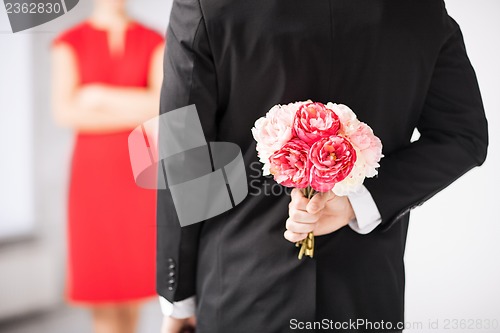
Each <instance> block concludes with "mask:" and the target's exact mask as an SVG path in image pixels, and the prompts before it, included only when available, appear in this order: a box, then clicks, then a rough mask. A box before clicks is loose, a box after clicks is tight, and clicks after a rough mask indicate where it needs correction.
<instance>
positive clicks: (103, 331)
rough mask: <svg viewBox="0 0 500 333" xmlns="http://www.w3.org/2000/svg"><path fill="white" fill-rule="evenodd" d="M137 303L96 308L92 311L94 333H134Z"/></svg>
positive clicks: (136, 320) (137, 313) (137, 316)
mask: <svg viewBox="0 0 500 333" xmlns="http://www.w3.org/2000/svg"><path fill="white" fill-rule="evenodd" d="M139 310H140V306H139V304H138V303H127V304H113V305H103V306H96V307H94V308H93V309H92V317H93V321H94V332H95V333H135V331H136V328H137V323H138V319H139Z"/></svg>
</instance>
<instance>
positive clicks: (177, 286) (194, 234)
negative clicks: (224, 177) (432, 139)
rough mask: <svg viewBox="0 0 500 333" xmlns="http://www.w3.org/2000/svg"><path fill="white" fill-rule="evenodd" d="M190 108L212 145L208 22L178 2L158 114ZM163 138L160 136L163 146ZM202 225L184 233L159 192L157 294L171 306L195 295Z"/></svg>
mask: <svg viewBox="0 0 500 333" xmlns="http://www.w3.org/2000/svg"><path fill="white" fill-rule="evenodd" d="M191 104H195V105H196V107H197V110H198V115H199V117H200V121H201V124H202V127H203V130H204V133H205V136H206V138H207V141H214V139H215V136H216V131H217V128H216V116H217V80H216V73H215V69H214V64H213V59H212V56H211V50H210V44H209V41H208V38H207V33H206V28H205V22H204V19H203V15H202V12H201V8H200V5H199V2H198V1H197V0H175V1H174V3H173V7H172V12H171V17H170V23H169V27H168V30H167V46H166V53H165V58H164V81H163V87H162V93H161V101H160V114H164V113H166V112H169V111H172V110H175V109H178V108H180V107H184V106H187V105H191ZM161 137H162V135H161V133H160V138H159V140H160V142H159V144H160V145H161V144H162V141H161ZM160 169H161V168H160ZM160 171H161V170H160ZM202 224H203V222H201V223H197V224H193V225H189V226H186V227H182V228H181V226H180V224H179V221H178V218H177V214H176V211H175V207H174V204H173V200H172V197H171V194H170V191H169V190H158V193H157V292H158V294H160V295H161V296H163V297H165V298H166V299H167V300H169V301H170V302H174V301H179V300H183V299H185V298H187V297H190V296H193V295H194V294H195V291H196V290H195V282H196V280H195V277H196V262H197V252H198V240H199V234H200V230H201V227H202Z"/></svg>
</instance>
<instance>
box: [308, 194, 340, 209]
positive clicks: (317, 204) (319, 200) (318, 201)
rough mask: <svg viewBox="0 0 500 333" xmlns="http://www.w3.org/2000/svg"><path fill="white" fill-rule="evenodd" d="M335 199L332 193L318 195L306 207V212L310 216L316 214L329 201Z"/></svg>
mask: <svg viewBox="0 0 500 333" xmlns="http://www.w3.org/2000/svg"><path fill="white" fill-rule="evenodd" d="M333 198H335V194H333V192H332V191H328V192H320V193H316V194H315V195H314V196H313V197H312V199H311V200H310V201H309V203H308V204H307V206H306V210H307V212H308V213H310V214H316V213H317V212H319V211H320V210H322V209H323V208H325V205H326V203H327V202H328V201H330V200H332V199H333Z"/></svg>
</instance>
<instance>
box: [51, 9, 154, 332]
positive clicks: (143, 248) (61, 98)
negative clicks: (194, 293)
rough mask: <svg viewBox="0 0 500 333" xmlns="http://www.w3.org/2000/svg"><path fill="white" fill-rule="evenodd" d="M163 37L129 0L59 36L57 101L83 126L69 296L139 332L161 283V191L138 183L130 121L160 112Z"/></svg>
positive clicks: (73, 194)
mask: <svg viewBox="0 0 500 333" xmlns="http://www.w3.org/2000/svg"><path fill="white" fill-rule="evenodd" d="M163 46H164V43H163V38H162V37H161V36H160V35H159V34H158V33H156V32H154V31H152V30H150V29H148V28H146V27H144V26H143V25H141V24H139V23H137V22H135V21H133V20H131V19H130V18H129V17H128V16H127V14H126V11H125V1H124V0H96V1H95V7H94V11H93V14H92V16H91V17H90V18H89V19H88V20H87V21H85V22H83V23H80V24H79V25H77V26H75V27H73V28H71V29H70V30H68V31H66V32H64V33H62V34H61V35H60V36H59V37H58V38H57V39H56V40H55V42H54V45H53V109H54V116H55V118H56V120H57V122H58V123H60V124H62V125H64V126H68V127H71V128H73V129H75V130H76V132H77V135H76V143H75V148H74V154H73V159H72V163H71V181H70V188H69V209H68V219H69V226H68V239H69V242H68V245H69V251H68V252H69V254H68V259H69V263H68V288H67V290H68V299H69V301H71V302H73V303H80V304H86V305H89V306H91V307H92V313H93V319H94V329H95V332H97V333H101V332H102V333H104V332H106V333H114V332H116V333H118V332H119V333H128V332H134V331H135V327H136V323H137V318H138V312H139V304H140V301H142V300H145V299H147V298H149V297H152V296H154V295H156V292H155V239H156V235H155V191H148V190H144V189H141V188H139V187H137V186H136V184H135V182H134V178H133V174H132V170H131V166H130V159H129V154H128V147H127V144H128V135H129V133H130V132H131V130H132V129H133V128H135V127H136V126H138V125H139V124H141V123H142V122H144V121H146V120H148V119H150V118H152V117H154V116H156V115H157V114H158V108H159V105H158V103H159V93H160V85H161V82H162V75H163V71H162V55H163Z"/></svg>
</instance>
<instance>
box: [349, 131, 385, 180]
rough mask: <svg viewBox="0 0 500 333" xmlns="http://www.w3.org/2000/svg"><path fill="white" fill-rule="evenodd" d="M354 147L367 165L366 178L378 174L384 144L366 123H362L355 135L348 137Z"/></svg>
mask: <svg viewBox="0 0 500 333" xmlns="http://www.w3.org/2000/svg"><path fill="white" fill-rule="evenodd" d="M348 138H349V140H350V141H351V143H352V145H353V146H354V147H355V148H356V149H357V150H358V152H359V155H362V156H363V161H364V162H365V164H366V176H367V177H373V176H375V175H376V174H377V168H378V167H379V166H380V165H379V164H378V162H379V161H380V159H381V158H382V156H383V155H382V142H381V141H380V139H379V138H378V137H376V136H375V134H373V130H372V129H371V128H370V126H368V125H367V124H365V123H362V122H360V123H359V125H358V128H357V129H356V131H355V132H354V133H352V134H351V135H349V136H348Z"/></svg>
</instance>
